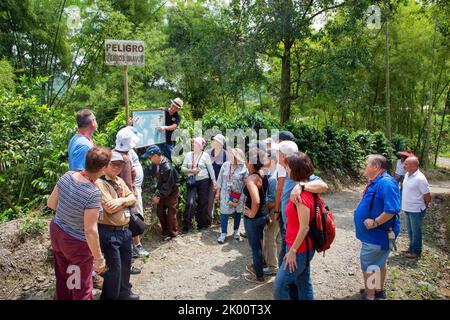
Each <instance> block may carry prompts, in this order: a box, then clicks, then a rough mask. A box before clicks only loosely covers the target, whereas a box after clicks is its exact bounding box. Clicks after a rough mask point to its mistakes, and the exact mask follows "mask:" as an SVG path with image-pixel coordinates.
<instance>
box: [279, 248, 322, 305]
mask: <svg viewBox="0 0 450 320" xmlns="http://www.w3.org/2000/svg"><path fill="white" fill-rule="evenodd" d="M313 256H314V249H311V250H309V261H311V259H312V258H313ZM306 257H307V254H306V252H303V253H298V254H297V269H295V271H294V272H290V271H289V270H287V269H285V267H286V260H283V263H282V264H281V267H280V269H278V272H277V276H276V278H275V284H274V287H273V296H274V298H275V300H290V299H291V286H290V285H291V283H292V282H294V283H295V285H296V287H297V298H298V299H299V300H314V291H313V286H312V281H311V274H310V266H309V264H308V265H307V261H306V260H307V259H306Z"/></svg>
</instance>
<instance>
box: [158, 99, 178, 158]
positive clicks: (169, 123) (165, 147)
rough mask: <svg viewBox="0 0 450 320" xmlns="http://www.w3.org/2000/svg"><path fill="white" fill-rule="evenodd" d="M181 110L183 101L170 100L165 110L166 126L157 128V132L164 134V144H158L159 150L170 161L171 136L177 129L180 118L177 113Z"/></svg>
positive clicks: (171, 149)
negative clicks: (163, 132)
mask: <svg viewBox="0 0 450 320" xmlns="http://www.w3.org/2000/svg"><path fill="white" fill-rule="evenodd" d="M182 108H183V100H181V99H180V98H176V99H174V100H172V104H171V105H170V107H168V108H166V109H165V116H166V125H165V126H162V127H158V128H157V129H158V130H159V131H165V132H166V143H163V144H160V145H159V148H160V149H161V151H162V152H163V154H164V156H165V157H166V158H167V159H169V160H170V161H172V151H173V142H172V134H173V132H174V131H175V130H176V129H177V128H178V125H179V124H180V121H181V116H180V115H179V114H178V111H179V110H181V109H182Z"/></svg>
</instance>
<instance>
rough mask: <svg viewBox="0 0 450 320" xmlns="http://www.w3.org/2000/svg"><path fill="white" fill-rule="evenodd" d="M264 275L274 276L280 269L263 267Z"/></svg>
mask: <svg viewBox="0 0 450 320" xmlns="http://www.w3.org/2000/svg"><path fill="white" fill-rule="evenodd" d="M263 271H264V275H265V276H274V275H276V274H277V272H278V270H273V269H271V268H269V267H266V268H263Z"/></svg>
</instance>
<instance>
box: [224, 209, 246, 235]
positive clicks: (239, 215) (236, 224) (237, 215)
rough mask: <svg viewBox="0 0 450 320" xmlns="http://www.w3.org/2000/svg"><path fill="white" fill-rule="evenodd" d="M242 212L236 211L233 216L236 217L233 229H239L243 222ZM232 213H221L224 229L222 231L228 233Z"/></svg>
mask: <svg viewBox="0 0 450 320" xmlns="http://www.w3.org/2000/svg"><path fill="white" fill-rule="evenodd" d="M241 215H242V213H241V212H235V213H234V214H233V215H232V216H233V217H234V226H233V231H236V230H239V225H240V223H241ZM230 216H231V214H223V213H222V214H221V215H220V228H221V229H222V233H228V217H230Z"/></svg>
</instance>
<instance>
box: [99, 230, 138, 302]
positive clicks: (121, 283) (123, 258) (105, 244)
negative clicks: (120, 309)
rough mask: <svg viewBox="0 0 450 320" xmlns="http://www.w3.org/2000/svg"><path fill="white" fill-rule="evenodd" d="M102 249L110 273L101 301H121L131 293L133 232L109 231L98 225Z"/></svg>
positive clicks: (105, 279) (106, 275)
mask: <svg viewBox="0 0 450 320" xmlns="http://www.w3.org/2000/svg"><path fill="white" fill-rule="evenodd" d="M98 232H99V238H100V247H101V249H102V252H103V255H104V256H105V260H106V266H107V267H108V271H106V272H105V275H104V277H103V279H104V281H103V289H102V294H101V296H100V299H107V300H109V299H113V300H115V299H120V298H121V297H127V296H128V295H129V294H130V292H131V284H130V270H131V231H130V230H129V229H127V230H109V229H107V228H106V227H103V226H102V225H101V224H99V225H98Z"/></svg>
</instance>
